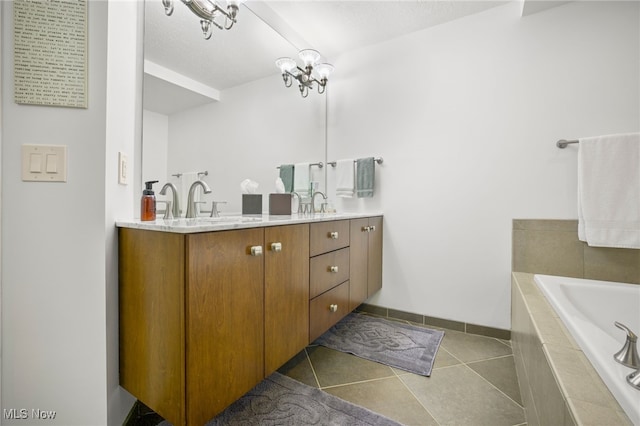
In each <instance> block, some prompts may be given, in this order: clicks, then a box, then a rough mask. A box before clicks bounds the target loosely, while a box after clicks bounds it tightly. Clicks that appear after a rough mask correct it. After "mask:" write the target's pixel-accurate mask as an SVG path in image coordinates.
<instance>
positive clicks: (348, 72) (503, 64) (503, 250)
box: [328, 2, 640, 329]
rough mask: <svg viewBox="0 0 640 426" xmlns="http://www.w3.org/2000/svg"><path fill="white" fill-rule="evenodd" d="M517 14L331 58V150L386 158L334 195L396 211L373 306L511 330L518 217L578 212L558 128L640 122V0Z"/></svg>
mask: <svg viewBox="0 0 640 426" xmlns="http://www.w3.org/2000/svg"><path fill="white" fill-rule="evenodd" d="M519 12H520V5H519V4H518V3H517V2H514V3H512V4H508V5H506V6H502V7H499V8H496V9H492V10H489V11H487V12H484V13H481V14H478V15H474V16H470V17H467V18H463V19H460V20H458V21H454V22H451V23H448V24H444V25H440V26H437V27H434V28H432V29H428V30H425V31H421V32H418V33H414V34H411V35H408V36H405V37H402V38H400V39H396V40H393V41H388V42H385V43H382V44H378V45H376V46H373V47H368V48H363V49H360V50H358V51H354V52H349V53H347V54H345V55H343V56H342V57H340V58H338V60H337V61H335V66H336V72H335V73H334V76H333V77H332V81H331V87H330V90H331V91H330V93H329V105H328V107H329V117H328V123H329V130H328V141H329V142H328V143H329V146H328V156H329V160H335V159H340V158H356V157H365V156H383V157H384V160H385V161H384V164H383V165H382V166H380V167H378V170H377V173H376V179H377V181H376V185H377V188H376V191H377V193H376V196H375V198H373V199H360V200H358V199H352V200H345V201H344V202H339V203H337V204H338V208H339V209H343V210H350V211H355V210H366V209H375V210H378V209H379V210H382V211H384V214H385V234H384V238H385V240H384V241H385V242H384V244H385V245H384V287H383V289H382V291H381V292H380V293H379V294H378V295H376V296H374V297H373V298H372V299H371V300H370V303H373V304H378V305H381V306H385V307H390V308H394V309H400V310H404V311H408V312H414V313H419V314H424V315H429V316H434V317H439V318H447V319H453V320H457V321H464V322H470V323H475V324H480V325H486V326H492V327H498V328H504V329H508V328H510V319H509V313H510V278H509V274H510V265H511V263H510V262H511V220H512V219H513V218H576V217H577V213H576V159H577V151H576V149H577V148H576V147H575V146H574V147H571V148H568V149H565V150H560V149H558V148H556V146H555V143H556V141H557V140H558V139H564V138H567V139H575V138H578V137H583V136H590V135H600V134H609V133H619V132H632V131H638V130H639V129H640V123H639V117H640V108H639V96H638V95H639V90H640V86H639V82H640V77H639V76H640V69H639V57H640V41H639V40H640V37H639V35H640V34H639V31H640V30H639V29H640V23H639V19H640V13H639V4H638V3H637V2H620V3H615V2H572V3H570V4H567V5H564V6H560V7H557V8H554V9H550V10H547V11H545V12H541V13H538V14H535V15H531V16H527V17H524V18H521V17H520V14H519ZM328 179H329V188H333V187H334V185H333V183H332V180H333V173H332V172H331V170H329V171H328ZM330 192H333V191H330Z"/></svg>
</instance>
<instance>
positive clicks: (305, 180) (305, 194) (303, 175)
mask: <svg viewBox="0 0 640 426" xmlns="http://www.w3.org/2000/svg"><path fill="white" fill-rule="evenodd" d="M310 168H311V165H310V164H309V163H297V164H295V165H294V173H293V190H294V191H295V192H297V193H298V195H300V197H302V198H309V197H310V196H311V194H309V185H310V181H309V169H310Z"/></svg>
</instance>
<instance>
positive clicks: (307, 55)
mask: <svg viewBox="0 0 640 426" xmlns="http://www.w3.org/2000/svg"><path fill="white" fill-rule="evenodd" d="M299 55H300V59H301V60H302V62H304V66H305V67H308V66H309V65H311V66H313V65H315V64H316V62H318V60H319V59H320V53H319V52H318V51H317V50H313V49H304V50H301V51H300V53H299Z"/></svg>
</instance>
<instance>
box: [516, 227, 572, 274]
mask: <svg viewBox="0 0 640 426" xmlns="http://www.w3.org/2000/svg"><path fill="white" fill-rule="evenodd" d="M512 268H513V271H517V272H530V273H535V274H549V275H561V276H565V277H578V278H581V277H582V274H583V271H584V254H583V248H582V243H581V242H580V241H578V238H577V233H574V232H566V231H540V230H518V229H514V230H513V257H512Z"/></svg>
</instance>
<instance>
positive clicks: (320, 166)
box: [276, 161, 324, 169]
mask: <svg viewBox="0 0 640 426" xmlns="http://www.w3.org/2000/svg"><path fill="white" fill-rule="evenodd" d="M309 166H310V167H314V166H317V167H318V168H319V169H321V168H323V167H324V163H323V162H322V161H319V162H317V163H311V164H309ZM279 168H280V166H276V169H279Z"/></svg>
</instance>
